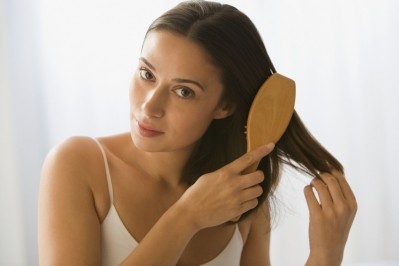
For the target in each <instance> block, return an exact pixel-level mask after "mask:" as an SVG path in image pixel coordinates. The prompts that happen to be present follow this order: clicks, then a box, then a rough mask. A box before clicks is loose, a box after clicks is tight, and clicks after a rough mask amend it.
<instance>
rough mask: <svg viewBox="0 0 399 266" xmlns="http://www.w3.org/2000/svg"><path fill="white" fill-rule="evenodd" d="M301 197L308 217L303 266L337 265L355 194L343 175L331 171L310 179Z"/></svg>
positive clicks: (349, 223) (352, 213)
mask: <svg viewBox="0 0 399 266" xmlns="http://www.w3.org/2000/svg"><path fill="white" fill-rule="evenodd" d="M312 188H314V189H315V190H316V191H317V194H318V195H319V200H320V203H319V201H318V200H317V198H316V196H315V194H314V192H313V189H312ZM305 197H306V201H307V204H308V207H309V214H310V223H309V241H310V255H309V259H308V261H307V263H306V265H308V266H312V265H326V266H330V265H331V266H336V265H340V264H341V262H342V258H343V255H344V248H345V244H346V240H347V239H348V235H349V231H350V228H351V226H352V222H353V219H354V218H355V214H356V210H357V203H356V198H355V195H354V194H353V192H352V190H351V188H350V186H349V184H348V182H347V181H346V179H345V177H344V175H343V174H342V173H340V172H338V171H336V170H332V171H331V173H323V174H321V175H320V178H315V179H313V181H312V183H311V185H309V186H306V187H305Z"/></svg>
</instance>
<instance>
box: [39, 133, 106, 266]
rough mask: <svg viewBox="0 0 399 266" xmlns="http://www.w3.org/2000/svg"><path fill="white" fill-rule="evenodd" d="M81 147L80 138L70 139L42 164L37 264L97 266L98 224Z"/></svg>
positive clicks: (98, 259) (98, 248)
mask: <svg viewBox="0 0 399 266" xmlns="http://www.w3.org/2000/svg"><path fill="white" fill-rule="evenodd" d="M82 144H83V146H84V141H82V139H78V138H72V139H70V140H68V141H66V142H64V143H63V144H61V145H60V146H58V147H57V148H55V149H54V150H53V151H51V152H50V153H49V155H48V156H47V158H46V160H45V162H44V165H43V171H42V177H41V184H40V195H39V232H38V233H39V261H40V265H99V264H100V250H101V248H100V222H99V219H98V216H97V213H96V209H95V206H94V199H93V194H92V191H91V188H90V186H89V182H88V180H89V176H88V171H87V165H86V161H87V160H86V158H85V157H86V151H83V149H82V148H81V147H82ZM86 146H87V145H86Z"/></svg>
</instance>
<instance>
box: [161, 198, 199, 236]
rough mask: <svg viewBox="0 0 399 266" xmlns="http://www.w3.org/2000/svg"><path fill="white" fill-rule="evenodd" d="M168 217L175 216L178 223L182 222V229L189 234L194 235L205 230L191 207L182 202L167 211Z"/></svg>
mask: <svg viewBox="0 0 399 266" xmlns="http://www.w3.org/2000/svg"><path fill="white" fill-rule="evenodd" d="M167 215H170V216H174V217H175V219H176V221H182V223H180V226H183V227H184V228H182V229H185V231H187V232H188V233H189V234H192V235H194V234H196V233H197V232H198V231H200V230H201V229H203V228H202V227H201V225H200V224H199V223H198V221H197V219H196V218H195V216H194V213H193V211H192V209H191V208H190V206H187V205H186V204H184V203H183V202H181V201H180V200H178V201H177V202H176V203H175V204H174V205H172V207H170V209H169V210H168V211H167Z"/></svg>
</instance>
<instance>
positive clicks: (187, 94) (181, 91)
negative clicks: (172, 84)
mask: <svg viewBox="0 0 399 266" xmlns="http://www.w3.org/2000/svg"><path fill="white" fill-rule="evenodd" d="M175 92H176V93H177V95H179V96H180V97H182V98H186V99H187V98H192V97H194V96H195V93H194V92H193V91H192V90H191V89H189V88H185V87H181V88H178V89H176V90H175Z"/></svg>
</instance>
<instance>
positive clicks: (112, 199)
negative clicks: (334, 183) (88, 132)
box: [93, 138, 114, 204]
mask: <svg viewBox="0 0 399 266" xmlns="http://www.w3.org/2000/svg"><path fill="white" fill-rule="evenodd" d="M93 140H94V141H95V142H96V143H97V145H98V147H99V148H100V150H101V153H102V155H103V158H104V165H105V173H106V175H107V183H108V193H109V199H110V201H111V204H114V195H113V194H114V193H113V189H112V180H111V174H110V172H109V166H108V160H107V154H106V153H105V150H104V148H103V146H102V145H101V143H100V142H99V141H98V139H96V138H93Z"/></svg>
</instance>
